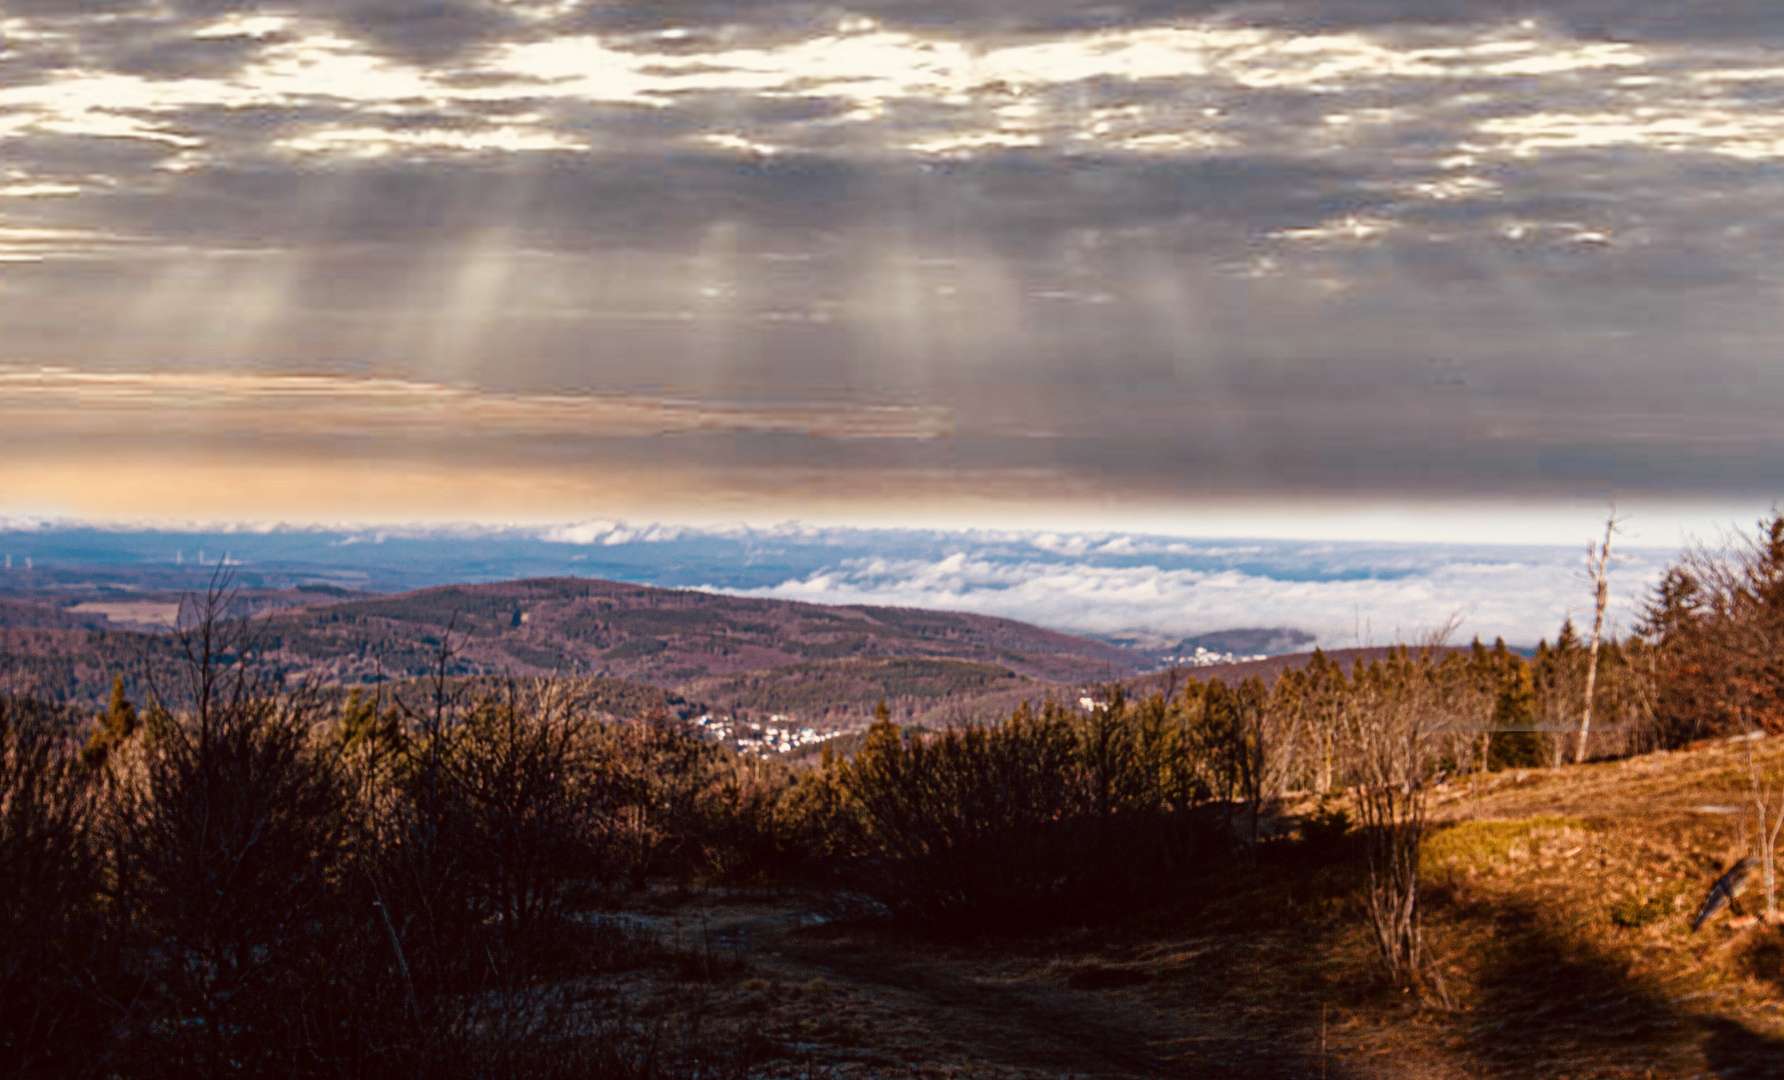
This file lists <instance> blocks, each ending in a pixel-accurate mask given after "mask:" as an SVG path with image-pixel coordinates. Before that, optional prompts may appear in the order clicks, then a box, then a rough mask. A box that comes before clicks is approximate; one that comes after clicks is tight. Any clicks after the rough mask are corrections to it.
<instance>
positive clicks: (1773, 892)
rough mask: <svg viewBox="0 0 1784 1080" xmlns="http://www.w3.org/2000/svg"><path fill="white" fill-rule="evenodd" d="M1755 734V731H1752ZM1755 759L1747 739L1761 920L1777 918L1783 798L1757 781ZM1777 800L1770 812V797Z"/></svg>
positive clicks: (1758, 777) (1771, 786)
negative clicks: (1762, 899)
mask: <svg viewBox="0 0 1784 1080" xmlns="http://www.w3.org/2000/svg"><path fill="white" fill-rule="evenodd" d="M1754 734H1758V732H1754ZM1759 772H1760V769H1759V763H1758V761H1756V760H1755V759H1754V756H1753V740H1752V739H1751V738H1749V739H1748V740H1747V781H1748V783H1749V784H1750V785H1751V789H1752V796H1753V816H1754V817H1755V818H1756V819H1758V820H1757V824H1758V826H1759V827H1758V828H1757V829H1756V830H1754V831H1755V833H1756V834H1757V835H1756V837H1755V846H1756V847H1758V849H1759V850H1758V851H1757V852H1756V854H1757V855H1758V856H1759V871H1760V875H1761V877H1760V880H1761V882H1762V883H1763V884H1764V886H1765V921H1766V922H1768V923H1770V922H1776V921H1777V919H1778V865H1777V859H1778V834H1779V833H1780V832H1784V798H1780V797H1779V796H1780V794H1781V793H1780V792H1779V791H1778V789H1777V788H1775V787H1774V786H1773V785H1772V784H1771V783H1769V782H1767V783H1761V781H1760V776H1759ZM1774 799H1776V800H1777V801H1778V809H1777V813H1776V814H1775V815H1774V814H1773V813H1772V801H1773V800H1774Z"/></svg>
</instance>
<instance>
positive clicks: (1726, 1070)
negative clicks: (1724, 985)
mask: <svg viewBox="0 0 1784 1080" xmlns="http://www.w3.org/2000/svg"><path fill="white" fill-rule="evenodd" d="M1450 914H1451V917H1452V918H1453V919H1455V920H1456V921H1457V922H1458V923H1459V924H1462V925H1463V926H1466V924H1469V923H1472V924H1473V926H1472V927H1468V928H1469V929H1473V930H1478V931H1482V932H1484V933H1485V934H1486V935H1487V936H1488V940H1489V941H1490V945H1489V947H1487V948H1486V949H1484V950H1482V953H1481V956H1482V960H1483V966H1482V968H1481V970H1479V971H1478V972H1476V978H1475V987H1474V994H1473V1000H1472V1014H1471V1016H1470V1017H1469V1020H1468V1022H1466V1031H1465V1032H1463V1033H1462V1035H1461V1043H1462V1045H1461V1046H1460V1047H1459V1048H1458V1049H1459V1052H1460V1053H1462V1054H1464V1055H1466V1056H1467V1057H1468V1058H1470V1059H1472V1063H1473V1066H1474V1067H1473V1068H1471V1069H1470V1070H1469V1075H1482V1076H1516V1077H1534V1076H1566V1077H1570V1078H1572V1077H1599V1076H1602V1077H1612V1076H1627V1077H1650V1076H1651V1077H1663V1076H1695V1075H1699V1074H1701V1073H1703V1072H1704V1071H1705V1070H1706V1069H1707V1070H1709V1071H1711V1072H1713V1073H1714V1074H1716V1075H1718V1076H1723V1077H1735V1078H1743V1080H1744V1078H1748V1077H1751V1078H1755V1080H1757V1078H1760V1077H1778V1076H1781V1075H1784V1040H1781V1039H1779V1038H1778V1037H1777V1036H1775V1035H1771V1034H1767V1033H1765V1032H1761V1031H1756V1030H1754V1029H1752V1028H1750V1027H1748V1026H1747V1025H1745V1024H1743V1023H1741V1022H1740V1021H1739V1020H1737V1019H1735V1018H1733V1017H1726V1016H1714V1015H1708V1014H1706V1013H1705V1012H1704V1011H1701V1006H1702V1005H1703V1004H1704V1002H1706V1001H1707V1000H1713V999H1709V998H1706V997H1704V996H1702V995H1684V996H1679V995H1669V993H1668V991H1667V989H1666V988H1665V987H1664V986H1663V985H1661V983H1660V982H1659V980H1658V979H1655V978H1652V977H1649V976H1646V975H1644V974H1642V973H1640V972H1639V971H1636V970H1632V969H1631V966H1630V962H1629V961H1628V960H1627V959H1625V958H1621V957H1618V956H1615V955H1610V954H1607V953H1606V952H1604V951H1603V950H1602V949H1601V948H1600V947H1599V946H1597V945H1595V944H1593V942H1592V940H1591V935H1590V934H1586V933H1570V932H1569V930H1568V927H1567V925H1566V924H1565V923H1564V922H1562V921H1558V920H1557V919H1556V917H1555V916H1554V915H1553V914H1552V913H1549V912H1545V911H1542V910H1539V909H1538V908H1536V907H1535V906H1534V905H1532V904H1530V903H1529V902H1514V903H1509V904H1505V903H1501V904H1497V905H1495V904H1490V903H1478V904H1471V905H1466V906H1459V907H1457V908H1455V909H1453V910H1452V912H1451V913H1450ZM1692 1002H1696V1003H1697V1004H1698V1006H1699V1009H1698V1010H1696V1011H1694V1009H1693V1008H1692V1005H1691V1003H1692Z"/></svg>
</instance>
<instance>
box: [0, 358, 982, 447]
mask: <svg viewBox="0 0 1784 1080" xmlns="http://www.w3.org/2000/svg"><path fill="white" fill-rule="evenodd" d="M0 416H4V417H5V418H6V423H7V425H8V427H9V428H10V429H11V434H12V435H13V436H14V437H19V436H26V437H30V436H36V437H64V438H65V437H69V436H78V435H81V434H100V433H105V432H110V431H114V430H116V428H117V427H118V426H119V425H120V424H128V425H130V426H132V427H133V428H135V429H136V430H137V431H139V432H142V433H144V434H177V433H181V432H203V433H205V434H206V435H207V436H211V437H226V436H228V435H230V434H232V433H233V434H239V435H254V434H266V433H275V432H276V433H278V434H280V435H281V436H282V437H284V438H299V437H309V438H319V437H334V436H340V435H351V436H355V437H358V438H372V439H402V438H413V437H416V436H419V435H428V434H448V433H449V434H453V435H456V436H459V437H466V438H474V437H476V436H478V435H484V436H488V435H492V434H498V433H507V432H523V433H525V434H526V435H528V436H530V437H533V438H561V437H564V436H571V435H583V434H599V435H601V436H605V437H610V438H611V437H624V436H640V435H645V436H664V435H678V434H680V435H685V434H695V433H701V432H757V433H766V434H799V435H805V436H811V437H816V438H824V439H855V438H865V439H913V438H914V439H927V438H935V437H938V436H941V435H944V434H946V433H947V431H948V430H949V427H950V425H951V420H950V418H949V417H948V416H947V415H946V414H945V413H943V412H939V411H937V410H933V409H922V408H897V407H892V406H885V405H873V406H867V407H860V406H855V405H851V404H850V403H847V402H833V403H818V402H803V403H800V402H795V403H790V404H787V405H782V406H777V407H764V406H749V405H742V404H737V403H727V402H714V401H698V400H691V399H674V398H665V397H660V396H658V397H650V396H644V395H618V394H608V395H590V394H551V395H547V394H501V393H493V392H489V391H481V390H478V389H475V388H468V387H462V386H446V385H441V384H437V383H416V382H409V381H405V380H401V379H388V378H386V379H375V378H349V377H343V376H335V375H274V376H265V375H245V374H237V373H215V372H183V373H172V372H86V371H77V370H72V369H67V368H53V367H52V368H35V369H8V368H5V367H0Z"/></svg>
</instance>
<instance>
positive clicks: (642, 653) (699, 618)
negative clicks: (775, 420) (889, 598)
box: [0, 578, 1154, 715]
mask: <svg viewBox="0 0 1784 1080" xmlns="http://www.w3.org/2000/svg"><path fill="white" fill-rule="evenodd" d="M294 602H301V606H293V605H294ZM237 608H238V610H240V611H241V612H242V613H244V614H252V615H253V616H254V619H253V626H254V628H255V632H256V636H257V638H258V641H259V645H260V648H261V649H262V650H263V652H264V654H265V656H266V657H267V658H268V660H270V661H271V662H273V663H274V664H275V665H276V666H277V667H278V668H279V669H281V670H282V671H283V672H285V673H286V675H287V676H288V677H300V678H303V679H305V680H307V681H312V682H316V683H320V684H324V685H358V684H363V683H370V682H377V681H380V680H385V679H403V678H410V677H414V676H418V675H422V674H426V673H428V672H431V671H433V670H435V669H436V667H437V666H438V665H439V664H440V662H441V658H442V654H443V653H444V654H445V662H446V667H447V670H448V672H449V673H451V674H454V675H484V674H513V675H521V676H538V675H560V676H574V677H579V678H594V677H601V678H609V679H617V680H625V681H628V682H632V683H640V684H646V685H650V686H655V687H659V688H662V689H677V690H682V691H683V692H685V693H689V694H690V695H698V696H700V697H702V698H710V699H711V700H713V701H714V702H723V703H725V707H728V708H742V709H747V710H752V711H754V710H764V711H789V710H791V709H797V710H799V711H800V712H802V713H808V714H821V715H833V714H857V715H858V714H859V712H860V710H861V708H862V706H863V705H865V707H866V708H868V709H871V707H872V702H873V701H874V700H877V699H878V698H880V697H885V698H889V699H895V700H901V701H902V700H905V699H909V701H910V702H911V703H913V710H914V703H939V702H941V701H942V700H943V699H950V698H959V697H961V696H963V695H964V696H965V697H967V698H976V697H979V696H983V695H985V694H990V695H991V696H992V697H994V698H995V699H996V700H997V701H999V702H1001V701H1002V700H1003V699H1004V698H1005V697H1008V696H1010V692H1012V691H1016V692H1018V696H1030V697H1035V698H1039V697H1044V696H1046V693H1047V692H1048V689H1049V688H1050V686H1054V685H1057V684H1079V683H1085V682H1103V681H1108V680H1113V679H1120V678H1127V677H1131V676H1133V675H1136V674H1138V673H1140V672H1143V671H1147V670H1150V669H1151V668H1152V667H1153V666H1154V665H1153V662H1152V661H1151V660H1150V659H1148V658H1147V657H1146V656H1144V655H1143V654H1141V653H1138V652H1136V651H1133V650H1130V649H1125V648H1122V647H1120V646H1117V645H1112V644H1109V643H1107V642H1102V641H1096V640H1093V639H1089V638H1082V637H1074V636H1072V635H1070V634H1063V633H1058V632H1056V631H1052V630H1046V629H1043V628H1041V627H1037V626H1031V625H1029V624H1026V623H1021V622H1017V621H1015V620H1011V619H999V618H993V617H990V616H984V615H968V614H957V613H951V612H939V611H926V610H916V609H909V608H890V607H872V606H856V607H827V606H823V605H818V604H806V603H799V602H794V601H785V600H765V599H757V598H749V597H736V596H727V595H720V594H714V593H705V592H694V591H690V590H672V589H656V588H649V587H645V586H638V585H630V584H623V583H619V582H612V581H599V580H587V579H575V578H550V579H539V580H530V581H514V582H503V583H498V584H487V585H451V586H441V587H437V588H431V589H422V590H418V591H415V592H409V593H401V594H395V595H385V596H376V597H363V596H361V597H353V598H349V599H341V598H339V597H338V596H333V595H329V594H325V593H310V594H307V595H304V596H301V597H300V596H285V595H280V596H278V597H277V598H270V597H269V598H266V599H264V600H262V599H259V598H257V596H244V597H243V598H242V599H241V601H240V602H238V604H237ZM120 625H132V624H124V623H121V622H120V621H117V620H114V621H111V622H108V621H107V620H106V619H105V618H104V617H103V615H101V614H99V613H97V612H93V611H87V612H77V611H74V610H73V609H68V608H61V607H55V606H51V605H47V604H36V603H27V602H21V601H13V602H8V603H6V604H5V605H4V607H0V635H3V636H4V640H3V641H0V645H4V646H5V648H4V649H0V677H5V678H8V679H9V680H10V681H11V682H13V683H15V684H17V683H25V684H29V685H31V686H34V687H37V688H39V689H42V690H45V691H48V692H51V693H52V694H53V695H54V696H57V697H60V698H62V699H63V700H68V701H98V700H100V699H101V698H102V697H103V695H104V694H105V692H107V691H108V690H109V687H110V679H111V673H112V672H114V671H124V672H126V673H127V674H128V673H129V672H130V671H133V670H134V669H139V668H140V667H141V666H142V663H143V661H144V660H145V659H152V660H153V661H154V662H156V663H161V662H164V661H165V657H166V652H167V646H166V637H165V635H156V634H153V633H147V632H136V631H135V630H131V629H112V628H110V627H118V626H120ZM771 669H773V670H775V671H776V673H775V674H773V675H771V676H756V675H751V676H750V677H749V678H741V681H740V677H743V676H745V675H748V674H749V673H761V672H767V671H770V670H771ZM794 703H797V704H794Z"/></svg>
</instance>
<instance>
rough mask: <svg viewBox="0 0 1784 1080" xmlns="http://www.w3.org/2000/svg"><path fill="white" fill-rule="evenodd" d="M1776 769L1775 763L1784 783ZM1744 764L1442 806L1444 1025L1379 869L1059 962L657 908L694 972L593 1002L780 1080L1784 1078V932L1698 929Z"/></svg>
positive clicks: (1478, 791) (1433, 841)
mask: <svg viewBox="0 0 1784 1080" xmlns="http://www.w3.org/2000/svg"><path fill="white" fill-rule="evenodd" d="M1770 742H1771V743H1772V745H1765V744H1760V746H1759V747H1758V749H1757V756H1758V758H1759V760H1760V761H1761V762H1762V764H1763V765H1765V766H1767V767H1769V768H1770V769H1771V770H1772V771H1773V773H1774V775H1777V774H1779V773H1780V772H1781V771H1784V745H1779V743H1781V742H1784V740H1770ZM1744 753H1745V748H1743V747H1737V746H1729V745H1718V746H1713V747H1707V748H1703V749H1697V750H1692V751H1684V752H1676V753H1661V754H1653V755H1649V756H1645V757H1639V758H1634V759H1629V760H1625V761H1618V762H1609V763H1601V764H1592V765H1587V766H1584V767H1578V768H1575V767H1567V768H1562V769H1558V770H1527V771H1523V772H1513V771H1506V772H1501V773H1495V774H1489V775H1487V776H1486V777H1484V778H1483V779H1482V780H1481V781H1480V782H1479V783H1476V784H1469V783H1466V782H1464V783H1459V784H1452V785H1449V786H1447V787H1445V788H1443V789H1442V790H1440V791H1439V792H1438V794H1437V797H1436V800H1435V805H1434V808H1433V813H1434V818H1435V822H1434V828H1433V831H1432V833H1431V834H1430V838H1429V840H1428V842H1427V847H1426V852H1425V859H1424V863H1425V873H1424V878H1425V891H1424V896H1425V901H1426V908H1425V911H1426V922H1425V926H1426V946H1427V950H1428V953H1429V955H1430V957H1431V970H1432V971H1433V973H1434V974H1433V978H1432V989H1431V990H1430V992H1428V993H1427V994H1426V995H1424V997H1423V999H1422V1000H1421V999H1420V998H1419V997H1418V996H1416V995H1413V994H1408V993H1396V992H1394V991H1392V990H1390V989H1388V988H1387V987H1385V986H1384V985H1383V983H1382V982H1381V981H1380V980H1379V979H1378V978H1377V977H1376V976H1375V971H1374V967H1373V957H1372V953H1371V946H1370V942H1369V938H1368V933H1367V927H1366V925H1365V923H1364V921H1363V917H1362V909H1361V906H1360V894H1359V887H1360V885H1361V883H1362V872H1361V869H1360V867H1358V866H1357V865H1355V863H1354V862H1339V863H1328V864H1327V865H1324V866H1310V865H1308V864H1307V863H1305V862H1304V861H1295V860H1293V859H1284V858H1272V857H1270V856H1268V855H1266V857H1264V858H1262V859H1260V861H1259V865H1258V866H1256V867H1254V868H1251V869H1248V870H1235V871H1230V872H1226V873H1222V874H1219V875H1216V876H1213V877H1210V878H1208V879H1204V880H1203V881H1202V882H1201V883H1200V884H1199V885H1198V886H1197V887H1196V888H1195V889H1194V890H1193V891H1186V892H1185V894H1184V895H1182V896H1180V897H1178V898H1177V899H1176V900H1175V901H1174V902H1172V903H1170V904H1167V905H1165V906H1163V907H1160V908H1157V909H1154V910H1150V911H1147V912H1144V913H1141V914H1137V915H1134V916H1132V917H1130V918H1129V919H1127V920H1125V921H1123V922H1121V923H1119V924H1117V925H1113V926H1110V927H1104V928H1071V929H1066V930H1063V931H1060V932H1057V933H1054V934H1051V935H1048V936H1045V937H1038V938H1037V937H1028V938H1019V939H985V940H977V941H967V942H961V941H938V940H935V939H932V938H925V937H922V936H919V935H913V934H911V933H910V932H908V931H903V930H899V929H897V928H894V927H890V926H887V925H885V924H883V923H878V922H875V921H872V920H865V919H853V920H851V919H849V918H845V917H839V916H838V913H837V912H836V911H835V910H834V909H833V906H828V905H827V903H826V902H825V901H823V900H821V899H818V898H813V897H800V896H788V895H779V896H770V895H763V894H752V893H726V894H719V893H706V894H693V895H677V896H669V895H664V896H657V897H653V898H651V899H649V900H648V901H644V902H641V903H640V905H638V906H637V907H636V908H635V910H633V911H631V912H628V913H626V914H624V915H623V916H616V917H622V918H626V919H630V920H633V921H634V922H635V923H636V924H638V925H643V926H647V927H649V928H650V929H651V930H652V931H653V932H654V933H656V934H657V935H659V936H661V937H664V938H665V939H668V940H669V941H670V943H671V944H674V945H677V946H679V947H680V949H681V950H682V953H683V955H684V956H687V957H692V958H693V960H691V961H688V960H684V961H683V962H682V963H681V965H680V968H679V969H678V971H677V973H675V974H673V975H671V974H669V973H667V969H664V971H661V972H659V973H658V974H656V975H639V974H637V973H633V974H632V975H629V976H626V977H624V978H623V979H620V978H614V979H604V980H597V981H595V982H594V983H591V985H589V986H588V987H586V988H584V990H583V991H582V993H583V994H584V995H586V999H587V1000H588V1001H589V1002H590V1005H591V1007H598V1008H613V1007H617V1006H618V1005H619V1004H620V1003H622V1002H630V1003H631V1006H630V1007H634V1008H635V1007H637V1006H638V1002H640V1001H643V1000H645V999H652V1000H657V1001H659V1002H661V1001H663V1000H666V999H665V998H664V997H663V996H662V995H666V994H667V995H669V996H671V997H673V999H674V1000H675V1001H676V1002H677V1003H678V1004H677V1005H676V1006H675V1008H676V1009H677V1010H678V1012H677V1015H678V1016H679V1018H680V1022H683V1023H686V1024H688V1025H690V1027H689V1028H688V1030H690V1031H697V1032H698V1033H699V1034H700V1037H701V1038H705V1039H712V1040H718V1041H720V1042H723V1043H726V1044H729V1045H731V1046H733V1047H737V1048H742V1050H743V1051H746V1052H747V1054H746V1056H747V1057H748V1059H749V1060H750V1061H752V1062H754V1063H755V1064H754V1066H753V1071H754V1072H755V1073H756V1074H758V1075H764V1076H772V1075H784V1076H860V1077H876V1076H877V1077H904V1076H925V1077H980V1076H983V1077H1003V1078H1012V1080H1017V1078H1028V1077H1042V1076H1047V1077H1057V1076H1062V1075H1064V1076H1136V1077H1151V1076H1159V1077H1165V1076H1170V1077H1210V1078H1219V1077H1296V1078H1308V1077H1329V1078H1334V1080H1337V1078H1343V1077H1357V1078H1365V1077H1367V1078H1376V1077H1379V1078H1415V1077H1416V1078H1451V1077H1454V1078H1463V1077H1568V1078H1596V1077H1604V1078H1611V1077H1619V1078H1632V1080H1634V1078H1643V1080H1646V1078H1672V1077H1678V1078H1683V1077H1707V1076H1721V1077H1751V1078H1760V1077H1784V930H1780V929H1777V928H1771V927H1767V926H1765V925H1763V924H1759V923H1753V922H1751V921H1748V920H1738V919H1737V920H1731V919H1730V918H1729V917H1728V916H1726V915H1724V916H1722V917H1719V918H1718V919H1716V920H1715V921H1714V922H1712V923H1711V924H1710V925H1709V926H1706V927H1705V928H1704V929H1703V930H1702V931H1701V932H1699V933H1696V934H1693V933H1692V932H1691V930H1690V926H1689V923H1690V918H1691V915H1692V913H1693V911H1694V909H1695V907H1696V905H1697V903H1698V901H1699V900H1700V899H1701V898H1702V896H1703V894H1704V892H1705V890H1706V889H1707V888H1708V886H1709V884H1710V883H1711V882H1712V881H1713V880H1714V879H1715V878H1716V877H1717V875H1718V874H1719V873H1720V872H1721V871H1722V869H1723V868H1725V867H1726V866H1727V864H1728V863H1729V862H1731V861H1732V860H1733V859H1734V858H1736V857H1738V855H1739V854H1741V853H1742V851H1743V848H1742V845H1743V843H1744V840H1743V834H1742V820H1743V819H1742V817H1741V816H1740V815H1739V814H1735V813H1727V812H1725V811H1726V810H1727V808H1730V807H1735V806H1738V805H1740V804H1741V803H1742V801H1743V799H1744V798H1745V792H1746V785H1747V780H1746V772H1745V766H1744V757H1743V755H1744ZM1744 899H1745V907H1746V910H1747V911H1748V912H1752V911H1754V910H1756V909H1757V908H1758V906H1759V905H1760V904H1761V903H1762V901H1761V900H1760V898H1759V893H1758V889H1757V888H1752V889H1749V891H1748V893H1747V894H1746V897H1745V898H1744ZM1439 984H1440V987H1439Z"/></svg>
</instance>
